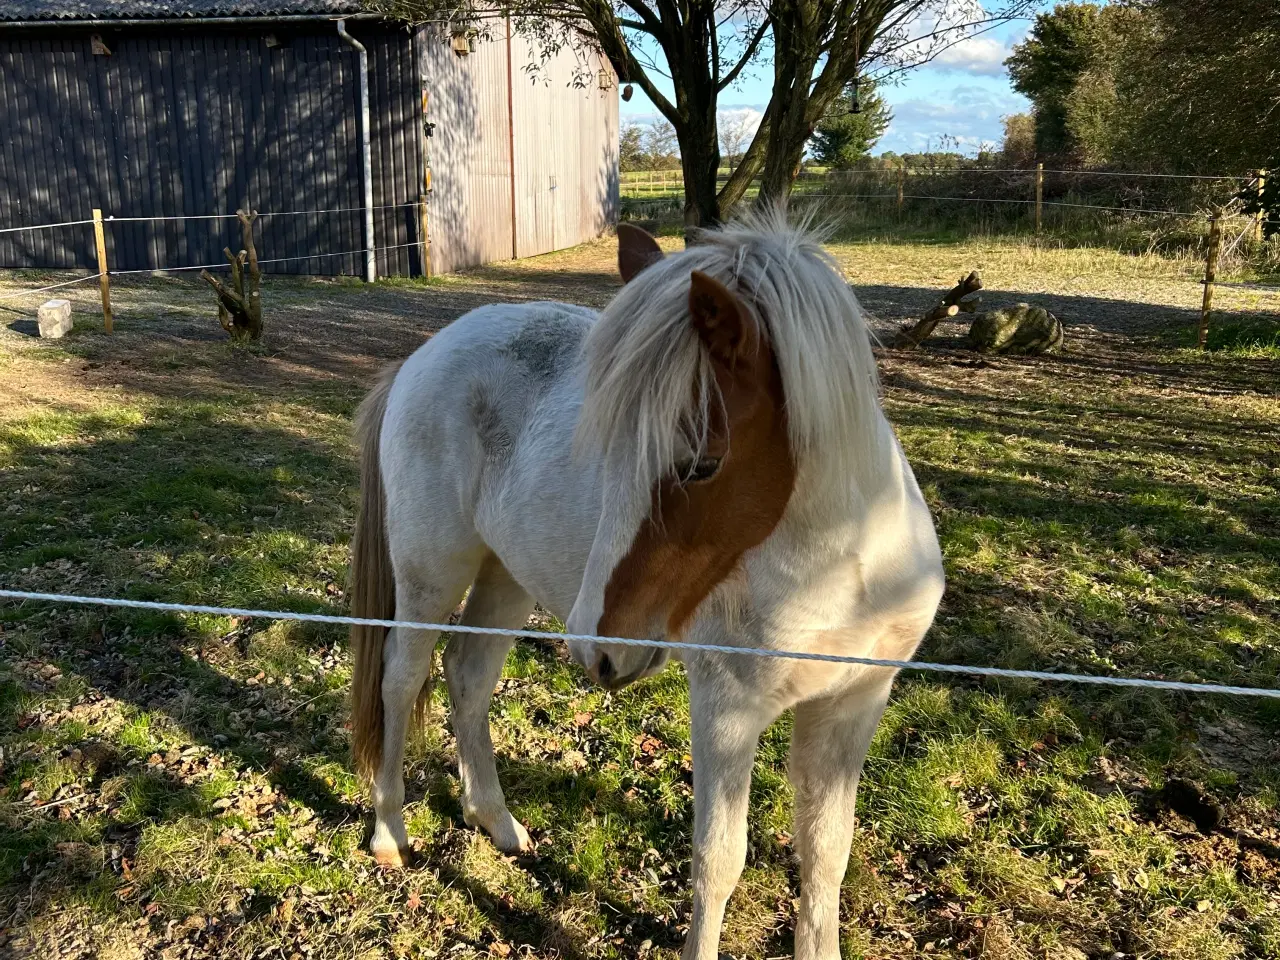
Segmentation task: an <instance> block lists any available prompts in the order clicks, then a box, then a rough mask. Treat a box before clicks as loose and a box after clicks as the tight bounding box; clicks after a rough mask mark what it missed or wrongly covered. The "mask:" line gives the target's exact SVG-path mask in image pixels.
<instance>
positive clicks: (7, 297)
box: [0, 273, 102, 300]
mask: <svg viewBox="0 0 1280 960" xmlns="http://www.w3.org/2000/svg"><path fill="white" fill-rule="evenodd" d="M100 276H102V274H100V273H91V274H89V276H87V277H76V278H75V279H74V280H64V281H62V283H51V284H49V286H47V287H36V288H35V289H34V290H19V291H18V292H17V293H6V294H5V295H4V296H0V300H14V299H17V298H18V297H27V296H30V295H31V294H33V293H44V292H45V291H46V290H57V289H58V288H59V287H69V286H71V285H72V284H73V283H84V282H85V281H86V280H97V279H98V277H100Z"/></svg>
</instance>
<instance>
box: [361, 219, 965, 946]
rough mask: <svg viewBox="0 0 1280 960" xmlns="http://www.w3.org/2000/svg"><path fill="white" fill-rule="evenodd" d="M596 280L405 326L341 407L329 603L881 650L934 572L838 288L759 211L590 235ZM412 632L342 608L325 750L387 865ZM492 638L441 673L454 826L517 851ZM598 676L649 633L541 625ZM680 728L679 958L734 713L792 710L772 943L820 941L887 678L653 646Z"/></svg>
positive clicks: (708, 921)
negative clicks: (491, 713)
mask: <svg viewBox="0 0 1280 960" xmlns="http://www.w3.org/2000/svg"><path fill="white" fill-rule="evenodd" d="M618 239H619V251H618V263H619V268H620V271H621V273H622V277H623V280H624V281H625V284H626V285H625V286H624V287H623V289H622V291H621V292H620V293H619V294H618V295H617V297H615V298H614V300H613V302H612V303H611V304H610V305H609V306H608V308H606V309H605V310H604V312H603V313H601V314H599V315H597V314H596V313H595V312H594V311H590V310H586V309H584V308H581V307H575V306H569V305H566V304H560V303H528V304H520V305H493V306H487V307H482V308H480V309H478V310H475V311H473V312H471V313H469V314H467V315H466V316H464V317H462V318H460V319H459V320H458V321H456V322H455V323H453V324H452V325H450V326H449V327H448V328H446V329H445V330H443V331H441V332H440V333H438V334H437V335H436V336H434V337H433V338H432V339H431V340H430V341H429V342H428V343H427V344H426V345H424V346H423V347H421V348H420V349H419V350H418V351H417V352H416V353H414V354H413V355H412V356H411V357H410V358H409V359H408V360H407V361H405V363H404V364H403V366H401V367H399V368H398V370H396V371H393V372H392V373H390V374H389V375H388V376H387V377H385V378H384V379H383V381H382V382H381V383H380V384H379V385H378V386H377V387H376V388H375V389H374V390H373V392H372V393H371V394H370V396H369V397H368V399H367V400H366V401H365V404H364V406H363V408H362V410H361V414H360V418H359V426H358V434H359V438H360V444H361V449H362V474H361V514H360V519H359V523H358V526H357V530H356V535H355V540H354V544H353V560H352V605H353V612H354V613H355V615H357V616H364V617H375V618H386V619H390V618H395V619H399V620H408V621H417V622H423V621H427V622H434V623H439V622H441V621H443V620H444V619H445V618H446V617H448V616H449V614H450V613H451V611H453V609H454V608H455V606H456V605H457V604H458V602H459V601H460V600H461V599H462V597H463V595H464V593H465V592H466V590H467V589H468V588H470V590H471V592H470V595H469V597H468V600H467V604H466V607H465V609H464V612H463V615H462V622H463V623H465V624H468V625H472V626H482V627H485V626H488V627H499V628H512V629H518V628H520V627H521V626H523V625H524V623H525V621H526V620H527V618H528V616H529V614H530V613H531V612H532V611H533V607H534V603H535V601H536V602H538V603H541V604H542V605H543V606H544V607H545V608H546V609H548V610H550V611H551V612H552V613H554V614H555V615H556V616H559V617H562V618H564V619H565V621H566V623H567V625H568V630H569V631H570V632H571V633H577V634H591V635H597V636H606V637H608V636H615V637H633V638H661V637H679V638H681V639H683V640H686V641H689V642H692V643H708V644H727V645H737V646H743V647H767V648H770V649H775V650H809V651H821V652H826V653H833V654H845V655H853V656H868V657H882V658H892V659H906V658H909V657H910V656H911V655H912V654H913V653H914V651H915V649H916V646H917V645H918V644H919V642H920V640H921V638H922V637H923V636H924V633H925V631H926V630H927V629H928V627H929V625H930V623H931V622H932V620H933V616H934V613H935V610H936V608H937V605H938V602H939V599H940V598H941V596H942V590H943V574H942V562H941V555H940V552H939V549H938V542H937V537H936V534H935V532H934V528H933V523H932V520H931V518H930V515H929V511H928V509H927V507H926V505H925V502H924V500H923V498H922V497H921V495H920V490H919V487H918V486H917V485H916V482H915V478H914V476H913V475H912V472H911V468H910V467H909V466H908V464H907V461H906V459H905V457H904V455H903V452H902V449H901V447H900V446H899V445H898V442H897V439H896V438H895V436H894V434H893V431H892V429H891V428H890V426H889V424H888V422H887V421H886V420H885V417H884V414H883V412H882V411H881V408H880V403H879V395H878V384H877V379H876V370H875V360H874V358H873V356H872V353H871V346H870V342H869V339H868V334H867V329H866V325H865V323H864V320H863V315H862V311H861V309H860V308H859V306H858V303H857V300H856V299H855V298H854V295H853V293H852V292H851V291H850V289H849V286H848V284H847V283H845V281H844V280H843V279H842V278H841V276H840V273H839V270H838V269H837V267H836V265H835V264H834V263H833V262H832V260H831V258H830V257H829V256H828V255H827V254H826V253H824V252H823V250H822V248H821V246H820V244H819V242H818V239H817V238H816V237H814V236H813V235H811V234H809V233H807V232H806V231H805V230H803V229H799V228H794V227H791V226H789V225H788V224H787V223H786V220H785V217H784V216H783V215H782V214H781V213H780V212H772V213H765V214H759V215H755V216H754V217H753V218H751V219H747V220H745V221H741V222H737V223H732V224H729V225H726V226H724V227H721V228H719V229H717V230H714V231H709V232H707V233H705V234H704V235H703V236H702V238H701V242H700V243H698V244H696V245H694V246H691V247H689V248H688V249H687V250H684V251H683V252H681V253H677V254H675V255H673V256H670V257H664V256H663V254H662V252H661V250H660V249H659V247H658V245H657V243H656V242H655V241H654V240H653V238H652V237H650V236H649V235H648V234H646V233H644V232H643V231H640V230H637V229H635V228H631V227H628V226H625V225H624V226H621V227H619V229H618ZM437 638H438V635H437V633H436V632H434V631H425V630H408V629H402V628H396V629H393V630H390V631H385V630H383V629H381V628H366V627H356V628H355V629H354V630H353V631H352V647H353V650H354V655H355V677H354V704H353V729H354V756H355V761H356V764H357V766H358V768H359V770H360V771H361V773H363V774H364V775H365V776H366V777H367V778H368V779H369V780H370V781H371V784H372V795H373V804H374V809H375V811H376V824H375V827H374V832H373V837H372V841H371V844H370V846H371V849H372V852H373V854H374V856H375V857H377V858H378V860H379V861H381V862H383V863H388V864H401V863H404V862H405V860H406V857H407V854H408V844H409V838H408V836H407V834H406V832H405V826H404V820H403V818H402V813H401V807H402V806H403V803H404V781H403V762H404V743H405V738H406V734H407V731H408V728H409V725H410V722H411V721H412V720H413V718H414V714H415V709H420V703H419V701H420V698H421V697H422V695H423V692H424V691H425V690H426V689H427V686H426V684H427V680H428V672H429V668H430V664H431V658H432V649H433V648H434V646H435V643H436V640H437ZM511 643H512V641H511V640H510V639H508V638H497V637H488V636H482V635H457V636H455V637H453V639H452V640H450V642H449V644H448V646H447V648H446V649H445V652H444V675H445V680H446V682H447V684H448V689H449V695H450V700H451V704H452V707H451V711H452V722H453V726H454V731H455V733H456V736H457V749H458V766H459V770H460V773H461V778H462V790H463V793H462V809H463V816H464V817H465V819H466V822H467V823H469V824H472V825H474V826H479V827H482V828H483V829H484V830H486V831H487V832H488V833H489V835H490V836H491V837H492V838H493V841H494V843H495V844H496V845H497V846H498V847H499V848H500V849H502V850H504V851H508V852H520V851H527V850H529V849H530V847H531V844H530V840H529V836H528V834H527V833H526V831H525V829H524V827H523V826H522V825H521V824H520V823H519V822H518V821H517V820H516V819H515V818H514V817H512V815H511V813H510V812H509V811H508V810H507V806H506V802H505V800H504V798H503V794H502V788H501V786H500V785H499V783H498V774H497V770H496V768H495V766H494V757H493V744H492V741H491V740H490V736H489V722H488V709H489V702H490V697H491V695H492V692H493V689H494V685H495V683H496V681H497V680H498V678H499V675H500V673H501V671H502V665H503V662H504V660H505V659H506V656H507V652H508V651H509V650H510V648H511ZM569 648H570V652H571V654H572V656H573V658H574V659H575V660H576V661H577V662H578V663H580V664H581V665H582V666H583V667H584V668H585V669H586V671H587V673H588V675H589V676H590V677H591V679H592V680H593V681H595V682H597V683H600V684H602V685H604V686H606V687H609V688H613V689H616V688H618V687H621V686H623V685H625V684H627V683H630V682H632V681H634V680H638V679H640V678H642V677H647V676H650V675H652V674H654V673H656V672H658V671H659V670H661V669H662V668H663V666H664V665H665V662H666V660H667V657H668V651H667V650H665V649H655V648H648V647H631V646H621V645H617V644H609V643H588V642H573V641H570V642H569ZM676 656H678V657H679V658H680V659H681V660H683V662H684V664H685V669H686V671H687V673H688V678H689V694H690V696H689V700H690V713H691V721H692V741H693V760H694V763H693V782H694V836H693V877H692V881H693V914H692V921H691V923H690V927H689V934H688V940H687V944H686V948H685V954H684V955H685V958H686V960H715V957H716V954H717V946H718V943H719V937H720V927H721V923H722V921H723V919H724V911H725V904H726V901H727V900H728V898H729V895H730V893H731V892H732V891H733V888H734V886H735V885H736V883H737V881H738V877H739V875H740V873H741V871H742V867H743V863H744V859H745V855H746V848H747V819H746V818H747V801H748V793H749V788H750V782H751V768H752V764H753V761H754V757H755V752H756V748H757V743H758V740H759V737H760V734H761V733H762V732H763V731H764V729H765V728H766V727H767V726H768V725H769V724H770V723H771V722H772V721H773V720H774V719H776V718H777V717H778V716H779V715H780V714H781V713H782V712H783V711H785V710H788V709H794V711H795V726H794V733H793V736H792V743H791V755H790V775H791V779H792V781H793V783H794V785H795V804H796V809H795V831H794V834H795V844H796V851H797V853H798V856H799V863H800V877H801V886H802V889H801V899H800V908H799V913H798V921H797V924H798V926H797V931H796V956H797V957H800V958H806V960H807V958H823V960H838V957H839V892H840V883H841V880H842V878H843V876H844V873H845V867H846V866H847V864H848V859H849V846H850V842H851V840H852V834H853V826H854V798H855V794H856V791H857V786H858V777H859V774H860V773H861V770H862V765H863V761H864V759H865V757H866V753H867V749H868V746H869V745H870V742H871V738H872V734H873V733H874V731H875V728H876V724H877V723H878V722H879V720H880V716H881V713H882V711H883V709H884V706H885V702H886V700H887V699H888V696H889V689H890V686H891V684H892V682H893V678H894V675H895V672H894V671H892V670H887V669H883V668H866V667H860V666H846V665H839V664H831V663H826V662H815V661H800V660H787V659H764V658H760V657H755V656H749V655H739V654H727V653H713V652H710V651H708V652H706V653H699V652H697V651H687V650H686V651H681V652H679V653H677V654H676Z"/></svg>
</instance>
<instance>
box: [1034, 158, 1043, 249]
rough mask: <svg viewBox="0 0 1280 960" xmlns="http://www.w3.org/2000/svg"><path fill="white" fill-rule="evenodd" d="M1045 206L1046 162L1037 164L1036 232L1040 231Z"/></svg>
mask: <svg viewBox="0 0 1280 960" xmlns="http://www.w3.org/2000/svg"><path fill="white" fill-rule="evenodd" d="M1043 206H1044V164H1043V163H1037V164H1036V233H1039V232H1040V216H1041V211H1042V209H1043Z"/></svg>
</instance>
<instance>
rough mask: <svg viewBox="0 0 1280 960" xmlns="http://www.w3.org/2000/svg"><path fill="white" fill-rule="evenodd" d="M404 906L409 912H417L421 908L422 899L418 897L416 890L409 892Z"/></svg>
mask: <svg viewBox="0 0 1280 960" xmlns="http://www.w3.org/2000/svg"><path fill="white" fill-rule="evenodd" d="M405 906H407V907H408V908H409V909H410V910H411V911H412V910H417V909H418V908H419V907H421V906H422V897H420V896H418V891H417V890H410V891H409V899H408V900H406V901H405Z"/></svg>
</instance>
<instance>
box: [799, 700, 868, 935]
mask: <svg viewBox="0 0 1280 960" xmlns="http://www.w3.org/2000/svg"><path fill="white" fill-rule="evenodd" d="M891 685H892V676H886V677H885V678H884V679H883V681H881V680H880V679H879V678H876V679H875V682H872V683H868V684H865V685H863V686H861V687H859V688H858V689H856V690H855V691H854V692H852V693H849V694H844V695H842V696H840V697H836V698H831V699H827V700H815V701H810V702H808V703H802V704H800V705H799V706H797V707H796V716H795V728H794V731H793V733H792V735H791V756H790V775H791V781H792V783H793V784H794V786H795V845H796V853H797V854H798V856H799V858H800V910H799V915H798V917H797V921H796V960H840V883H841V881H842V880H843V879H844V874H845V869H846V868H847V867H848V865H849V845H850V843H851V842H852V840H853V825H854V804H855V800H856V798H857V793H858V778H859V777H860V776H861V774H862V765H863V762H864V761H865V760H866V757H867V750H868V749H869V748H870V746H871V738H872V737H873V736H874V735H875V730H876V725H877V724H878V723H879V722H880V715H881V714H882V713H883V712H884V705H885V702H886V701H887V700H888V698H889V688H890V686H891Z"/></svg>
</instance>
